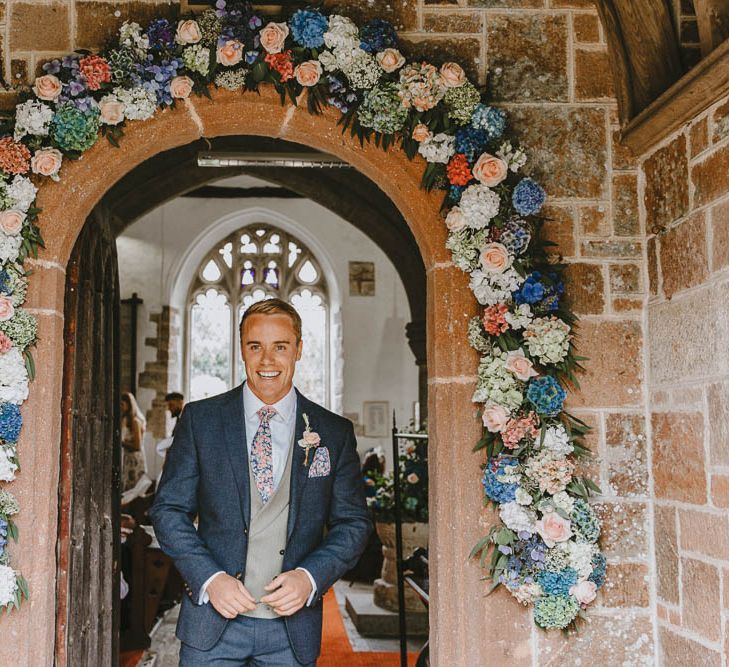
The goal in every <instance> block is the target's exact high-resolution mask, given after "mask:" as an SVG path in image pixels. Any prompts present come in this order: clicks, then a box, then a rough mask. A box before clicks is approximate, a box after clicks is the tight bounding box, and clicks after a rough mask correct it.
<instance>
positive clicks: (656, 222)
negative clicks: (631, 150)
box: [643, 134, 688, 233]
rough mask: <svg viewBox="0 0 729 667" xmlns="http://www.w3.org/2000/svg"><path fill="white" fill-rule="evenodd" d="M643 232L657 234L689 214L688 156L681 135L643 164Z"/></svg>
mask: <svg viewBox="0 0 729 667" xmlns="http://www.w3.org/2000/svg"><path fill="white" fill-rule="evenodd" d="M643 171H644V173H645V191H644V195H643V202H644V204H645V210H646V230H647V231H648V232H649V233H656V232H658V231H660V230H661V229H664V228H665V227H667V226H668V225H670V224H671V223H672V222H673V221H674V220H678V219H679V218H681V217H683V216H684V215H686V213H687V212H688V178H687V176H688V156H687V154H686V137H685V136H684V135H683V134H681V135H679V136H678V137H676V139H674V140H673V141H672V142H671V143H670V144H668V145H667V146H664V147H662V148H659V149H658V150H657V151H656V152H655V153H653V154H652V155H651V156H650V157H649V158H648V159H647V160H646V161H645V162H644V164H643Z"/></svg>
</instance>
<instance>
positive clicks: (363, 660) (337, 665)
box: [316, 590, 417, 667]
mask: <svg viewBox="0 0 729 667" xmlns="http://www.w3.org/2000/svg"><path fill="white" fill-rule="evenodd" d="M416 658H417V655H416V654H415V653H409V654H408V667H412V666H413V665H415V660H416ZM316 664H317V667H342V665H346V666H347V667H399V665H400V654H399V653H371V652H363V651H359V652H355V651H353V650H352V645H351V644H350V643H349V637H347V631H346V630H345V629H344V622H343V621H342V615H341V613H340V611H339V605H338V604H337V598H336V597H335V596H334V591H333V590H329V592H328V593H327V594H326V595H325V596H324V631H323V634H322V643H321V657H320V658H319V660H318V661H317V663H316Z"/></svg>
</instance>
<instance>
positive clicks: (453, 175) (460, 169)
mask: <svg viewBox="0 0 729 667" xmlns="http://www.w3.org/2000/svg"><path fill="white" fill-rule="evenodd" d="M446 173H447V174H448V180H449V181H450V183H451V185H468V183H469V181H470V180H471V179H472V178H473V174H472V173H471V169H470V167H469V166H468V160H467V159H466V156H465V155H464V154H463V153H456V154H455V155H454V156H453V157H452V158H451V161H450V162H449V163H448V166H447V167H446Z"/></svg>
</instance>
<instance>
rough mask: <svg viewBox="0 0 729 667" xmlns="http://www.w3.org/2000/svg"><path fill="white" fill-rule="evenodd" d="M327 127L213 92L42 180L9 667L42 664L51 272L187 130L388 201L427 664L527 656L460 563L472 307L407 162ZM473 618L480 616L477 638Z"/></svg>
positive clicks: (56, 382)
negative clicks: (418, 392)
mask: <svg viewBox="0 0 729 667" xmlns="http://www.w3.org/2000/svg"><path fill="white" fill-rule="evenodd" d="M336 121H337V112H336V111H334V110H332V109H329V110H328V111H327V112H325V113H324V114H322V115H319V116H312V115H310V114H309V113H307V111H306V110H305V109H300V108H297V107H294V106H291V105H287V106H281V105H280V100H279V98H278V95H277V94H276V93H275V92H274V91H273V89H271V88H265V89H264V90H263V91H262V94H260V95H254V94H251V93H249V94H245V95H243V96H241V95H240V94H238V93H230V92H227V91H222V90H219V91H217V92H214V93H213V95H212V99H211V100H208V99H204V98H198V99H195V100H188V101H186V102H185V103H184V104H180V105H178V107H177V108H176V109H174V110H173V109H168V110H165V111H162V112H159V113H158V114H156V115H155V117H154V118H153V119H151V120H149V121H146V122H144V123H132V124H131V125H130V127H129V128H128V130H127V132H126V134H127V136H126V137H124V139H123V140H122V144H121V149H115V148H113V147H112V146H111V145H109V144H108V143H107V142H106V141H105V140H103V139H101V140H100V141H99V142H98V143H97V144H96V146H95V147H94V148H93V149H92V150H90V151H88V152H87V153H85V154H84V156H83V158H82V159H80V160H78V161H77V162H74V163H68V164H67V165H66V166H65V167H64V174H63V181H62V182H61V183H52V182H46V183H44V185H43V187H42V188H41V190H40V192H39V196H38V205H39V206H40V207H41V208H42V209H43V212H42V214H41V222H40V224H41V228H42V229H43V233H44V237H45V240H46V248H45V249H44V250H43V251H42V252H41V253H40V255H39V259H38V260H35V261H32V262H30V264H31V268H32V270H33V271H34V278H33V280H32V281H31V283H30V293H29V298H28V303H27V305H28V307H29V308H30V309H31V310H32V312H33V313H34V314H35V315H36V316H37V318H38V323H39V345H38V350H37V353H36V355H35V357H36V365H37V367H38V370H39V372H38V379H37V380H36V382H35V383H34V387H33V391H32V392H31V397H30V399H29V400H28V402H27V403H26V404H25V406H24V408H23V413H24V419H25V427H24V431H23V436H22V438H21V442H20V450H21V451H22V453H23V463H24V465H23V472H22V474H21V475H19V476H18V480H17V481H16V482H15V485H14V491H15V492H16V494H17V495H18V497H19V500H20V501H21V505H22V507H23V512H22V515H21V516H20V520H19V522H18V523H19V526H20V529H21V533H22V534H23V535H24V537H23V539H22V540H21V542H20V543H19V545H18V547H17V548H16V550H15V553H16V555H17V562H19V563H22V564H23V571H24V574H25V576H26V578H27V579H28V581H29V583H30V586H31V590H32V599H31V601H30V603H29V604H26V605H24V606H23V607H22V608H21V610H20V611H19V612H17V613H15V614H13V615H12V616H10V617H8V618H7V619H6V620H5V630H6V632H7V633H9V635H10V636H13V637H15V638H16V640H15V641H14V642H6V643H5V644H3V645H2V646H0V663H2V664H4V663H5V662H10V661H11V660H12V661H13V663H14V664H18V656H24V657H25V658H26V662H25V663H23V664H27V665H40V664H51V663H52V662H53V655H54V646H53V641H54V640H53V637H54V628H55V617H56V600H55V585H54V579H55V573H56V564H55V538H56V527H57V519H58V517H57V511H56V503H57V496H56V493H57V491H56V490H57V488H58V471H59V451H58V446H59V442H60V424H61V419H60V406H61V394H62V390H61V383H62V374H63V345H62V342H63V336H62V332H63V310H64V303H63V300H64V285H65V278H66V276H65V268H66V265H67V263H68V260H69V256H70V253H71V250H72V248H73V246H74V243H75V241H76V238H77V236H78V234H79V233H80V231H81V228H82V226H83V224H84V222H85V220H86V218H87V216H88V215H89V213H90V212H91V211H92V209H93V207H94V206H95V205H96V203H97V202H99V200H100V199H101V198H102V196H103V195H104V193H105V192H106V191H108V190H109V189H110V188H111V187H112V186H113V184H114V183H116V182H117V181H118V180H119V179H120V178H121V177H122V176H124V174H126V173H127V172H129V171H130V170H131V169H133V168H134V167H135V166H136V165H138V164H140V163H141V162H142V161H144V160H146V159H148V158H149V157H151V156H152V155H154V154H156V153H159V152H161V151H164V150H168V149H170V148H174V147H175V146H180V145H182V144H186V143H189V142H192V141H194V140H195V139H198V138H199V137H201V136H208V137H213V136H222V135H231V134H255V135H262V136H269V137H280V138H283V139H288V140H290V141H294V142H297V143H300V144H305V145H308V146H311V147H312V148H315V149H318V150H323V151H326V152H328V153H331V154H333V155H336V156H338V157H339V158H341V159H344V160H346V161H348V162H350V163H351V164H352V165H353V166H354V167H356V168H357V169H358V170H359V171H361V172H362V173H363V174H364V175H365V176H367V177H368V178H369V179H371V180H372V181H373V182H374V183H376V184H377V185H378V186H379V187H380V188H381V189H382V191H383V192H384V193H385V194H386V195H387V196H389V197H390V198H391V199H392V201H393V203H394V204H395V205H396V206H397V208H398V209H399V210H400V212H401V213H402V215H403V217H404V218H405V220H406V221H407V223H408V225H409V226H410V228H411V230H412V232H413V235H414V237H415V240H416V242H417V244H418V247H419V249H420V252H421V255H422V258H423V263H424V265H425V268H426V273H427V295H428V296H427V315H426V317H427V341H428V350H427V357H428V374H429V377H428V382H429V414H430V434H431V443H432V444H431V448H430V468H431V482H430V489H431V491H430V494H431V496H430V505H431V518H432V521H431V532H430V535H431V538H430V539H431V550H432V553H433V558H432V560H431V609H432V613H431V656H432V658H433V661H434V664H436V665H449V664H453V665H455V664H461V665H467V664H502V663H505V662H506V661H507V660H508V661H509V662H510V663H512V664H529V663H530V662H531V648H530V621H529V620H528V616H527V613H526V612H525V611H522V610H519V609H516V608H515V606H514V605H513V603H512V602H508V603H507V602H506V598H507V594H505V593H502V592H500V593H498V594H495V595H493V596H491V597H489V598H486V597H485V592H486V586H485V584H484V583H483V582H481V581H480V577H481V571H480V570H479V568H478V567H477V565H476V564H473V563H469V562H468V554H469V551H470V549H471V547H472V545H473V544H474V543H475V542H476V541H477V539H479V538H480V537H481V536H482V535H483V534H484V531H485V530H486V528H487V525H488V516H487V515H486V514H485V513H478V512H474V511H473V508H475V507H479V506H480V505H481V502H482V498H481V491H480V484H479V479H478V468H477V463H478V461H477V460H476V457H475V455H473V454H472V453H471V451H470V447H471V443H473V442H475V441H476V440H477V439H478V436H479V434H480V425H479V422H478V420H477V419H476V409H475V407H474V406H473V404H472V403H471V400H470V399H471V394H472V392H473V389H474V386H475V376H474V375H473V373H474V369H475V368H476V367H477V358H476V354H475V352H474V351H473V350H471V349H470V348H469V346H468V343H467V325H468V321H469V319H470V317H472V316H473V315H474V314H475V313H476V307H477V304H476V303H475V301H474V299H473V297H472V295H471V293H470V291H469V289H468V281H467V276H466V275H465V274H464V273H462V272H461V271H459V270H458V269H456V268H455V267H454V266H453V265H452V264H451V263H450V259H449V256H448V252H447V250H446V249H445V238H446V230H445V226H444V225H443V223H442V221H441V219H440V217H439V215H438V211H439V207H440V203H441V201H440V195H438V194H436V193H427V192H424V191H423V190H421V189H420V188H419V183H420V177H421V174H422V171H423V168H424V163H423V162H422V161H421V160H420V158H417V159H416V160H414V161H412V162H410V161H408V160H407V158H406V157H405V155H404V153H403V152H401V151H399V150H391V151H390V152H388V153H383V152H382V151H381V150H380V149H379V148H377V147H375V146H374V145H369V144H366V145H364V146H360V144H359V142H358V141H357V140H356V139H354V138H352V137H350V136H349V135H342V134H341V131H340V128H339V127H338V126H337V124H336ZM31 527H32V530H31V529H30V528H31ZM24 528H25V530H23V529H24ZM484 619H489V631H488V635H485V634H484V632H483V624H484ZM11 656H12V657H11Z"/></svg>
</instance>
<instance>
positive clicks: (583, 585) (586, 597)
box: [570, 580, 597, 605]
mask: <svg viewBox="0 0 729 667" xmlns="http://www.w3.org/2000/svg"><path fill="white" fill-rule="evenodd" d="M570 595H574V596H575V598H577V602H579V603H580V604H584V605H587V604H590V602H592V601H593V600H594V599H595V598H596V597H597V586H596V585H595V583H593V582H592V581H587V580H585V581H581V582H580V583H578V584H575V585H574V586H572V588H570Z"/></svg>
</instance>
